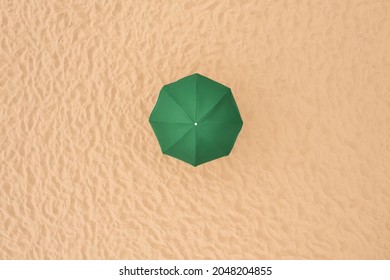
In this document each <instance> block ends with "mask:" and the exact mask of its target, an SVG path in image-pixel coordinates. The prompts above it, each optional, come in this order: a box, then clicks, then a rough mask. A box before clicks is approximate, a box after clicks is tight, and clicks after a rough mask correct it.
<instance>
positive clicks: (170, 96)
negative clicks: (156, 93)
mask: <svg viewBox="0 0 390 280" xmlns="http://www.w3.org/2000/svg"><path fill="white" fill-rule="evenodd" d="M165 92H166V93H167V95H168V96H169V98H171V99H172V100H173V101H174V102H175V103H176V104H177V106H179V108H180V109H181V110H182V111H183V113H184V114H186V116H187V117H188V118H189V119H190V120H191V121H192V122H193V120H192V118H191V117H190V115H188V113H187V112H186V111H185V110H184V109H183V107H181V105H180V104H179V102H177V100H176V99H175V98H174V97H173V96H172V95H170V94H169V91H168V90H167V89H165Z"/></svg>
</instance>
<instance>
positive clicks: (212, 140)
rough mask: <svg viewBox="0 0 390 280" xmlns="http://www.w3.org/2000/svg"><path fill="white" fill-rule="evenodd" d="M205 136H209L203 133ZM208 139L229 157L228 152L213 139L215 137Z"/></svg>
mask: <svg viewBox="0 0 390 280" xmlns="http://www.w3.org/2000/svg"><path fill="white" fill-rule="evenodd" d="M200 131H202V129H200ZM202 134H203V135H207V134H206V133H204V131H203V132H202ZM207 139H209V140H210V142H212V143H213V144H214V145H215V146H216V147H218V149H219V150H220V151H221V152H222V153H223V154H224V155H227V154H228V152H226V151H224V149H222V148H221V147H220V146H219V145H218V144H217V142H215V140H214V139H213V137H209V136H208V137H207Z"/></svg>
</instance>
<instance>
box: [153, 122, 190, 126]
mask: <svg viewBox="0 0 390 280" xmlns="http://www.w3.org/2000/svg"><path fill="white" fill-rule="evenodd" d="M149 122H150V123H155V124H158V123H167V124H186V125H190V124H192V123H190V122H187V123H184V122H166V121H149Z"/></svg>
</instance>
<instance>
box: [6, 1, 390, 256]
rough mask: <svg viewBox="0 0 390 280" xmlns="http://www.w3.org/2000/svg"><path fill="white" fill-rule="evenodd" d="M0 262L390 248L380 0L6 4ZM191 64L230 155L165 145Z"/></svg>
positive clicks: (388, 38)
mask: <svg viewBox="0 0 390 280" xmlns="http://www.w3.org/2000/svg"><path fill="white" fill-rule="evenodd" d="M0 26H1V32H0V162H1V164H0V188H1V190H0V258H1V259H106V258H107V259H138V258H141V259H150V258H152V259H221V258H222V259H257V258H260V259H262V258H266V259H295V258H297V259H347V258H348V259H349V258H351V259H383V258H385V259H389V258H390V144H389V143H390V78H389V77H390V2H389V1H371V0H363V1H359V0H357V1H340V0H331V1H274V0H270V1H217V0H215V1H176V0H175V1H95V2H93V1H58V2H57V3H55V2H54V1H24V2H23V1H1V4H0ZM194 72H199V73H201V74H203V75H206V76H208V77H210V78H212V79H215V80H217V81H219V82H221V83H223V84H226V85H228V86H229V87H231V88H232V90H233V93H234V95H235V98H236V101H237V104H238V106H239V108H240V110H241V114H242V117H243V120H244V127H243V130H242V132H241V134H240V136H239V138H238V140H237V142H236V146H235V147H234V149H233V151H232V153H231V155H230V156H229V157H226V158H223V159H220V160H217V161H214V162H211V163H208V164H205V165H202V166H199V167H197V168H194V167H192V166H190V165H188V164H185V163H182V162H180V161H178V160H175V159H173V158H170V157H168V156H164V155H162V153H161V151H160V148H159V146H158V143H157V140H156V138H155V136H154V134H153V131H152V129H151V127H150V125H149V123H148V117H149V114H150V112H151V110H152V108H153V106H154V104H155V102H156V100H157V96H158V93H159V90H160V88H161V87H162V86H163V85H164V84H167V83H170V82H173V81H175V80H177V79H179V78H181V77H184V76H186V75H189V74H192V73H194Z"/></svg>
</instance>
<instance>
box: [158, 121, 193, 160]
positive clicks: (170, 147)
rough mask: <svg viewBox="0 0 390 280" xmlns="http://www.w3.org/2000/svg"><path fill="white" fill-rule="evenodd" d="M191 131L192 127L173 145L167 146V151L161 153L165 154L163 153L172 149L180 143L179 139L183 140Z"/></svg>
mask: <svg viewBox="0 0 390 280" xmlns="http://www.w3.org/2000/svg"><path fill="white" fill-rule="evenodd" d="M191 129H192V127H191V128H190V129H189V130H188V131H187V132H186V133H184V134H183V136H182V137H180V138H179V139H178V140H177V141H176V142H175V143H173V144H172V145H171V146H169V147H168V148H167V149H165V151H163V153H164V154H165V153H166V152H168V151H169V150H170V149H172V148H173V147H174V146H175V145H176V144H177V143H179V142H180V140H181V139H183V138H184V136H186V135H187V134H188V133H190V131H191Z"/></svg>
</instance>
